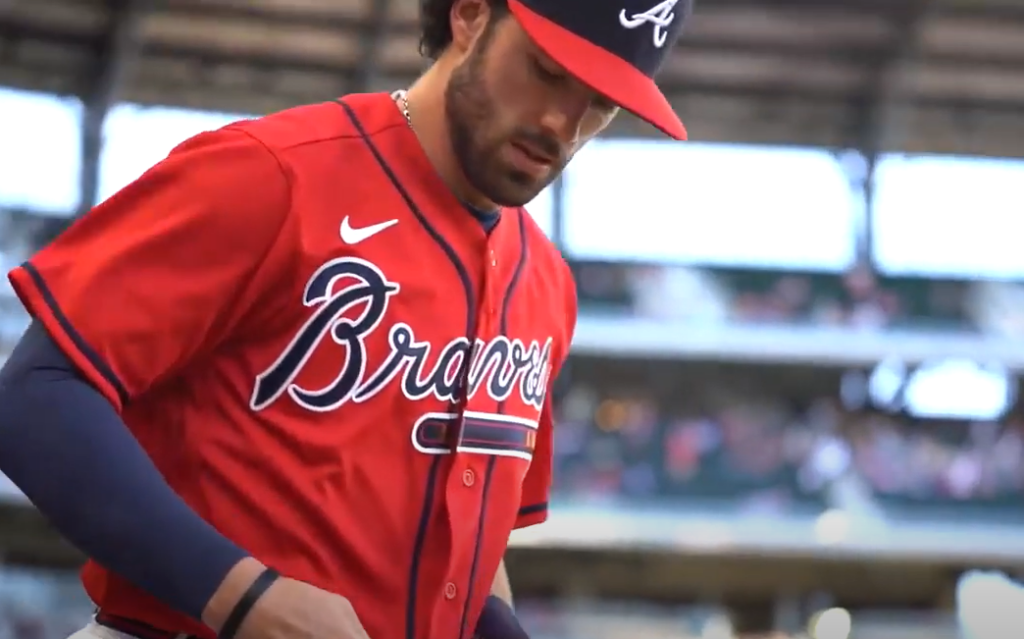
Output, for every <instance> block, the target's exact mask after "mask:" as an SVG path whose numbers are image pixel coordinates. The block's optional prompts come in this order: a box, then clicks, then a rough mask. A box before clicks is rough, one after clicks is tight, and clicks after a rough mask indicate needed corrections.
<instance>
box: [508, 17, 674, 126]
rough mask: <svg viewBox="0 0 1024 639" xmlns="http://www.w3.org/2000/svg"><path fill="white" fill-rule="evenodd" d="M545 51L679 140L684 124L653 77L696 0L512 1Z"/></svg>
mask: <svg viewBox="0 0 1024 639" xmlns="http://www.w3.org/2000/svg"><path fill="white" fill-rule="evenodd" d="M508 4H509V8H510V9H511V10H512V15H514V16H515V17H516V20H517V21H518V22H519V24H520V25H521V26H522V27H523V30H524V31H526V33H527V34H528V35H529V36H530V38H532V39H533V41H534V42H535V43H536V44H537V46H539V47H540V48H541V49H543V50H544V52H545V53H546V54H548V55H549V56H551V58H552V59H553V60H554V61H555V62H557V63H559V64H560V65H562V66H563V67H565V69H566V70H567V71H568V72H569V73H571V74H572V75H574V76H575V77H576V78H578V79H579V80H580V81H581V82H583V83H584V84H586V85H587V86H589V87H590V88H592V89H594V90H595V91H597V92H598V93H600V94H601V95H603V96H605V97H606V98H608V99H609V100H611V101H612V102H614V103H616V104H618V105H619V106H620V107H622V108H623V109H625V110H626V111H629V112H630V113H632V114H633V115H636V116H637V117H639V118H641V119H643V120H645V121H647V122H649V123H650V124H651V125H653V126H654V127H656V128H658V129H660V130H661V131H663V132H664V133H665V134H666V135H669V136H671V137H673V138H675V139H677V140H685V139H686V127H684V126H683V123H682V121H680V119H679V116H678V115H676V113H675V111H674V110H673V109H672V106H671V105H670V104H669V103H668V100H667V99H666V98H665V95H664V94H663V93H662V92H661V89H659V88H658V85H657V84H655V82H654V76H655V75H656V74H657V73H658V70H659V69H661V67H662V65H663V64H664V63H665V61H666V60H667V59H668V57H669V55H671V53H672V49H673V48H674V46H675V43H676V41H678V40H679V36H680V34H681V33H682V31H683V24H684V23H685V22H686V19H687V18H688V17H689V14H690V9H691V7H692V0H508Z"/></svg>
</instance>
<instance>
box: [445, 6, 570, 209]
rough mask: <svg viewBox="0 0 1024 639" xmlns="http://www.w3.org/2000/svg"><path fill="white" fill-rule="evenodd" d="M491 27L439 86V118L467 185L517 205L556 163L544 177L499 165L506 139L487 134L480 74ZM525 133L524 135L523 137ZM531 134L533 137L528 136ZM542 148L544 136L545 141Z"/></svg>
mask: <svg viewBox="0 0 1024 639" xmlns="http://www.w3.org/2000/svg"><path fill="white" fill-rule="evenodd" d="M492 30H493V27H492V26H489V27H488V32H486V33H484V34H483V35H482V36H481V38H480V40H479V42H477V46H476V48H475V49H474V50H473V52H472V53H471V54H470V55H469V58H467V59H466V60H465V61H464V62H463V63H462V64H461V65H459V66H458V67H457V68H456V69H455V70H454V71H453V72H452V76H451V78H450V79H449V80H448V86H447V87H446V88H445V118H446V120H447V124H448V131H449V135H451V140H452V149H453V150H454V152H455V159H456V161H458V163H459V166H460V168H461V169H462V173H463V175H465V177H466V180H467V181H468V182H469V184H470V186H472V187H473V188H474V189H476V190H477V191H479V192H480V193H481V194H482V195H483V196H484V197H486V198H487V199H488V200H491V201H492V202H494V203H496V204H498V205H500V206H510V207H516V206H522V205H524V204H526V203H528V202H530V201H531V200H532V199H533V198H534V197H536V196H537V194H538V193H539V192H540V191H541V190H542V189H543V188H544V187H546V186H547V185H548V184H550V183H551V181H552V180H554V178H555V176H557V175H558V173H559V172H560V168H561V167H557V166H556V167H553V170H552V171H551V173H550V174H549V176H547V178H546V179H544V180H537V179H535V178H534V177H533V176H531V175H529V174H527V173H524V172H522V171H517V170H516V169H515V168H514V167H511V166H503V165H502V163H501V160H500V159H499V157H498V154H499V153H500V152H501V149H502V147H503V145H504V144H506V143H508V142H509V138H506V137H504V136H502V137H499V138H498V139H493V138H489V137H488V135H493V134H494V128H495V126H496V124H495V123H496V121H497V119H498V118H497V116H496V111H497V105H496V104H495V101H494V99H493V98H492V97H491V96H490V94H489V93H488V92H487V85H486V82H485V80H484V78H483V67H484V59H485V56H486V53H487V50H488V48H489V44H490V40H491V32H492ZM524 137H525V136H524ZM533 137H534V138H536V136H533ZM545 142H546V144H547V146H548V147H550V146H551V145H552V143H551V141H550V140H545Z"/></svg>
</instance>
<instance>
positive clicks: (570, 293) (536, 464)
mask: <svg viewBox="0 0 1024 639" xmlns="http://www.w3.org/2000/svg"><path fill="white" fill-rule="evenodd" d="M562 266H563V267H564V268H563V269H562V273H563V281H564V285H563V290H564V291H565V307H564V308H565V319H566V327H565V336H564V340H563V344H564V347H563V353H562V354H561V356H560V357H559V359H558V360H557V365H556V366H554V367H553V368H552V371H551V375H550V376H549V377H548V381H547V393H546V395H545V399H544V408H543V409H542V410H541V412H540V421H539V422H538V424H537V442H536V445H535V446H534V449H533V460H532V461H531V462H530V468H529V470H527V471H526V477H524V478H523V491H522V498H521V501H520V506H519V513H518V515H517V516H516V523H515V526H514V528H526V527H527V526H534V525H536V524H540V523H543V522H545V521H547V518H548V498H549V496H550V494H551V474H552V468H553V466H554V452H555V451H554V430H555V418H554V408H553V404H552V395H553V394H554V392H553V390H554V389H553V387H554V384H555V380H556V379H558V374H559V373H560V372H561V369H562V366H563V365H564V364H565V360H566V358H567V357H568V354H569V353H568V351H569V346H570V344H571V343H572V339H573V334H574V333H575V331H576V313H577V308H578V307H577V301H576V286H575V283H574V282H573V279H572V273H571V272H570V271H569V268H568V266H567V265H565V264H564V263H563V264H562Z"/></svg>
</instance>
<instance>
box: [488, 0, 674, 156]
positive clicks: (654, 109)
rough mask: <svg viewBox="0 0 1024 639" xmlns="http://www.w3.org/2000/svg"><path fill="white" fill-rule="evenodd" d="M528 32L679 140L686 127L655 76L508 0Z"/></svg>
mask: <svg viewBox="0 0 1024 639" xmlns="http://www.w3.org/2000/svg"><path fill="white" fill-rule="evenodd" d="M508 5H509V8H510V9H511V10H512V15H514V16H515V18H516V20H517V21H518V22H519V24H520V26H522V27H523V30H524V31H526V33H527V35H529V36H530V38H531V39H532V40H533V41H534V42H535V43H536V44H537V46H539V47H540V48H541V49H543V51H544V53H546V54H547V55H549V56H551V58H552V59H553V60H554V61H555V62H557V63H558V64H560V65H562V66H563V67H565V69H566V70H567V71H568V72H569V73H571V74H572V75H573V76H575V77H576V78H577V79H578V80H579V81H580V82H583V83H584V84H586V85H587V86H589V87H590V88H592V89H594V90H595V91H597V92H598V93H600V94H601V95H603V96H605V97H606V98H608V99H609V100H611V101H612V102H614V103H615V104H618V105H619V106H620V107H622V108H623V109H625V110H626V111H629V112H630V113H632V114H633V115H635V116H637V117H638V118H640V119H642V120H644V121H645V122H648V123H650V124H651V125H652V126H654V127H655V128H657V129H659V130H660V131H662V132H664V133H665V135H668V136H670V137H672V138H675V139H676V140H685V139H686V127H684V126H683V123H682V121H681V120H680V119H679V116H678V115H676V112H675V111H674V110H673V109H672V106H671V105H670V104H669V103H668V100H667V99H665V95H664V94H663V93H662V92H661V89H659V88H658V85H657V84H655V83H654V80H653V79H651V78H649V77H648V76H646V75H644V74H643V73H641V72H640V71H639V70H638V69H637V68H636V67H634V66H633V65H631V64H629V63H628V62H626V61H625V60H623V59H622V58H620V57H618V56H617V55H615V54H613V53H610V52H609V51H607V50H606V49H603V48H602V47H599V46H598V45H596V44H594V43H593V42H590V41H589V40H586V39H584V38H581V37H580V36H578V35H576V34H575V33H573V32H571V31H569V30H568V29H566V28H564V27H562V26H560V25H558V24H555V23H554V22H552V21H551V20H548V19H547V18H545V17H544V16H541V15H539V14H537V13H535V12H534V11H531V10H530V9H529V8H527V7H526V6H525V5H523V4H522V3H521V2H518V0H508Z"/></svg>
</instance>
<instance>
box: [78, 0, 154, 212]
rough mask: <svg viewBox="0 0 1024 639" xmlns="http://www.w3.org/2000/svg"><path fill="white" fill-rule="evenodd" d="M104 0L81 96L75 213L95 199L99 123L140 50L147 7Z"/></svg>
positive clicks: (138, 1)
mask: <svg viewBox="0 0 1024 639" xmlns="http://www.w3.org/2000/svg"><path fill="white" fill-rule="evenodd" d="M108 4H109V10H110V22H109V26H108V28H107V31H106V33H105V34H104V37H103V39H102V41H101V44H100V47H99V51H98V52H97V56H96V67H95V73H94V75H93V76H92V77H91V78H90V82H89V86H88V87H86V91H85V93H84V97H83V103H84V106H85V112H84V115H83V118H82V130H81V136H82V146H81V154H82V158H81V171H80V175H79V189H80V190H79V194H80V195H79V206H78V209H79V210H78V213H79V214H81V213H84V212H85V211H87V210H88V209H90V208H92V207H93V206H94V205H95V204H96V202H97V200H98V199H99V164H100V154H101V152H102V150H103V124H104V122H105V121H106V119H107V113H108V112H109V111H110V108H111V106H113V104H114V102H115V101H116V100H117V96H118V94H119V93H120V91H121V88H122V87H123V86H124V84H125V82H126V81H127V79H128V74H129V69H130V66H131V65H132V63H133V62H134V61H135V59H136V58H137V57H138V55H139V53H140V49H141V38H140V34H139V22H140V18H141V17H142V15H143V13H144V12H145V11H146V10H147V8H148V0H108Z"/></svg>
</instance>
